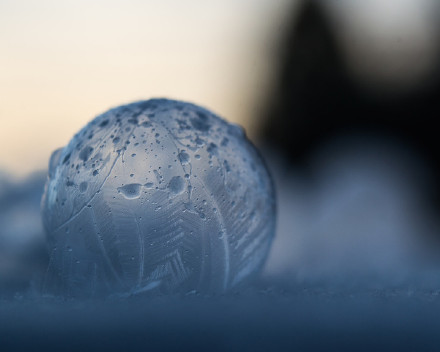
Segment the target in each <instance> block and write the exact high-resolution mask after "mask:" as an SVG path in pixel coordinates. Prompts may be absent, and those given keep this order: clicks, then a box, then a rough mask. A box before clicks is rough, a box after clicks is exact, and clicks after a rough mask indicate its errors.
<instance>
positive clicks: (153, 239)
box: [42, 99, 275, 297]
mask: <svg viewBox="0 0 440 352" xmlns="http://www.w3.org/2000/svg"><path fill="white" fill-rule="evenodd" d="M42 215H43V223H44V226H45V229H46V232H47V240H48V245H49V251H50V263H49V268H48V270H47V277H46V280H45V289H46V290H47V291H50V292H51V293H53V294H60V295H65V296H77V297H78V296H88V297H90V296H98V295H109V294H135V293H139V292H146V291H150V292H161V293H168V292H189V291H194V290H195V291H198V292H205V293H218V292H225V291H227V290H228V289H231V288H233V287H236V286H237V285H239V284H241V283H242V282H244V281H246V280H248V279H249V278H251V277H252V276H253V275H255V274H256V273H258V271H259V269H260V268H261V267H262V265H263V263H264V261H265V259H266V256H267V254H268V251H269V247H270V244H271V241H272V238H273V236H274V230H275V199H274V190H273V186H272V182H271V179H270V176H269V174H268V171H267V169H266V167H265V166H264V163H263V161H262V159H261V157H260V156H259V154H258V153H257V151H256V150H255V148H254V147H253V146H252V144H251V143H250V142H249V140H248V139H247V138H246V136H245V134H244V132H243V129H242V128H240V127H238V126H236V125H233V124H229V123H227V122H226V121H224V120H222V119H221V118H220V117H218V116H216V115H214V114H213V113H212V112H210V111H208V110H206V109H203V108H201V107H198V106H196V105H193V104H188V103H184V102H179V101H172V100H165V99H153V100H148V101H141V102H136V103H133V104H129V105H124V106H120V107H117V108H114V109H112V110H109V111H107V112H106V113H104V114H102V115H100V116H98V117H96V118H95V119H94V120H92V121H91V122H90V123H89V124H88V125H87V126H85V127H84V128H83V129H82V130H81V131H79V133H77V134H76V135H75V136H74V137H73V139H72V140H71V141H70V143H69V144H68V145H67V146H66V147H65V148H62V149H58V150H56V151H55V152H54V153H53V154H52V157H51V160H50V165H49V177H48V181H47V183H46V190H45V194H44V196H43V200H42Z"/></svg>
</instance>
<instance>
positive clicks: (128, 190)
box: [117, 183, 142, 199]
mask: <svg viewBox="0 0 440 352" xmlns="http://www.w3.org/2000/svg"><path fill="white" fill-rule="evenodd" d="M141 187H142V186H141V185H140V184H139V183H130V184H128V185H125V186H122V187H118V188H117V190H118V191H119V192H120V193H121V194H122V195H123V196H124V197H125V198H127V199H135V198H139V196H140V194H141Z"/></svg>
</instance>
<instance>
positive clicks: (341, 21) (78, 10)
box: [0, 0, 440, 294]
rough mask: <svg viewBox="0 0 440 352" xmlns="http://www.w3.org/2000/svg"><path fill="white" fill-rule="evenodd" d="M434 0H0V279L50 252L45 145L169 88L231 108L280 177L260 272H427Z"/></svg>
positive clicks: (437, 20)
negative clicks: (44, 208)
mask: <svg viewBox="0 0 440 352" xmlns="http://www.w3.org/2000/svg"><path fill="white" fill-rule="evenodd" d="M439 44H440V3H439V2H438V1H436V0H388V1H382V0H363V1H350V0H320V1H319V0H315V1H313V0H270V1H269V0H239V1H237V0H223V1H209V2H207V1H202V0H188V1H180V2H179V1H172V0H163V1H160V2H159V1H140V0H124V1H122V0H107V1H101V0H94V1H85V0H75V1H70V0H61V1H60V0H58V1H54V0H41V1H38V2H35V1H31V0H22V1H12V0H2V1H1V2H0V122H1V124H0V126H1V127H0V170H1V171H0V293H1V294H3V293H6V292H10V293H16V292H17V291H20V290H25V289H27V288H29V287H30V286H31V283H32V279H33V278H34V277H35V275H39V274H41V273H44V270H45V267H46V265H47V263H46V261H47V258H46V255H45V245H44V234H43V230H42V227H41V222H40V217H39V201H40V197H41V194H42V190H43V186H44V182H45V172H46V171H45V170H46V168H47V163H48V159H49V156H50V154H51V152H52V151H53V150H55V149H56V148H58V147H60V146H63V145H65V144H66V143H67V142H68V141H69V139H70V138H71V137H72V136H73V134H74V133H76V132H77V131H78V130H79V129H80V128H81V127H82V126H83V125H85V124H86V123H87V122H88V121H89V120H90V119H92V118H93V117H94V116H96V115H98V114H99V113H101V112H104V111H106V110H107V109H109V108H111V107H114V106H117V105H120V104H123V103H128V102H131V101H135V100H140V99H148V98H151V97H167V98H173V99H180V100H187V101H191V102H194V103H196V104H200V105H202V106H205V107H207V108H209V109H211V110H213V111H214V112H216V113H217V114H219V115H220V116H223V117H224V118H226V119H227V120H229V121H232V122H236V123H239V124H241V125H243V126H244V127H245V129H246V131H247V134H248V136H249V138H250V139H251V140H253V141H254V143H255V144H256V145H257V146H258V147H259V149H260V150H261V151H262V153H263V154H264V156H265V159H266V161H267V164H268V165H269V168H270V169H271V172H272V174H273V177H274V180H275V184H276V188H277V193H278V230H277V235H276V238H275V241H274V244H273V248H272V252H271V254H270V256H269V259H268V261H267V265H266V268H265V270H264V273H263V276H264V279H265V280H269V281H271V282H278V283H280V284H282V285H291V286H293V287H301V286H312V285H324V286H326V287H328V286H331V287H334V286H339V287H347V285H348V286H349V287H353V286H354V287H358V286H359V287H373V288H384V287H385V288H390V287H402V286H405V287H406V286H411V287H419V288H431V289H437V290H438V289H440V227H439V221H438V219H439V216H438V214H439V211H440V188H439V187H438V178H439V172H440V168H439V161H440V154H439V152H438V150H439V144H440V139H439V138H438V136H437V128H436V127H435V126H436V123H435V121H436V118H437V117H438V116H440V115H439V113H440V100H439V99H438V98H439V97H440V96H439V93H440V47H439Z"/></svg>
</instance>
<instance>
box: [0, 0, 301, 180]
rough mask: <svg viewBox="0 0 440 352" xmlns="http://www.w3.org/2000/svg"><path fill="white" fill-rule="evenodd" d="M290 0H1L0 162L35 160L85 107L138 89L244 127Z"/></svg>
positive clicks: (67, 132)
mask: <svg viewBox="0 0 440 352" xmlns="http://www.w3.org/2000/svg"><path fill="white" fill-rule="evenodd" d="M297 2H298V1H296V0H295V1H293V2H292V1H288V0H274V1H265V0H241V1H234V0H224V1H209V2H207V1H202V0H190V1H171V0H164V1H141V0H124V1H122V0H107V1H102V0H95V1H86V0H79V1H78V0H75V1H73V0H62V1H55V0H42V1H34V0H22V1H13V0H2V1H1V2H0V53H1V54H0V123H1V128H0V169H6V170H7V171H8V172H10V173H13V174H16V175H25V174H27V173H29V172H30V171H32V170H35V169H42V168H45V167H46V165H47V160H48V158H49V156H50V153H51V152H52V151H53V150H54V149H56V148H57V147H59V146H63V145H65V144H66V143H67V142H68V141H69V139H70V138H71V137H72V136H73V134H74V133H76V132H77V131H78V130H79V129H80V128H81V127H82V126H83V125H84V124H85V123H87V122H88V121H89V120H90V119H92V118H93V117H94V116H96V115H98V114H100V113H102V112H104V111H105V110H107V109H108V108H110V107H113V106H117V105H120V104H123V103H127V102H131V101H134V100H139V99H148V98H150V97H168V98H175V99H182V100H188V101H191V102H194V103H197V104H200V105H203V106H206V107H208V108H210V109H211V110H213V111H215V112H216V113H218V114H220V115H222V116H223V117H225V118H227V119H228V120H230V121H234V122H238V123H241V124H243V125H245V126H246V127H247V129H248V133H250V134H251V135H252V133H253V130H254V129H255V128H256V126H257V125H258V121H255V120H252V116H253V115H254V112H255V111H257V110H258V109H259V106H260V105H261V104H262V99H261V97H262V96H264V94H265V92H266V90H267V89H268V88H269V86H270V77H271V72H270V71H271V66H270V57H271V52H272V51H273V50H272V48H271V46H272V45H273V42H274V38H275V37H276V35H277V33H279V29H280V28H279V27H280V26H281V25H282V23H283V22H284V20H283V18H284V16H285V14H286V12H290V11H286V9H287V8H289V10H290V9H291V8H292V4H293V5H295V3H297ZM250 120H252V122H250Z"/></svg>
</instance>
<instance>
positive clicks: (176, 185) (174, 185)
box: [168, 176, 185, 194]
mask: <svg viewBox="0 0 440 352" xmlns="http://www.w3.org/2000/svg"><path fill="white" fill-rule="evenodd" d="M168 188H169V190H170V191H171V192H172V193H173V194H180V193H182V192H183V190H184V188H185V181H184V180H183V178H182V177H180V176H174V177H173V178H172V179H171V181H170V183H169V184H168Z"/></svg>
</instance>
